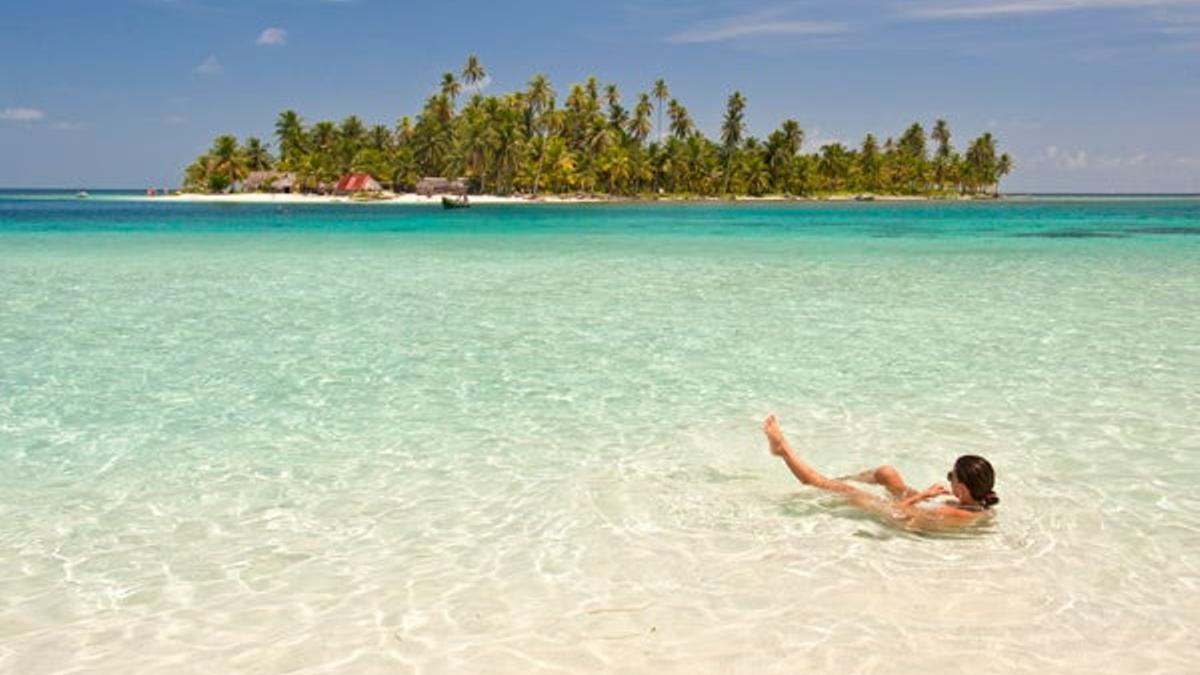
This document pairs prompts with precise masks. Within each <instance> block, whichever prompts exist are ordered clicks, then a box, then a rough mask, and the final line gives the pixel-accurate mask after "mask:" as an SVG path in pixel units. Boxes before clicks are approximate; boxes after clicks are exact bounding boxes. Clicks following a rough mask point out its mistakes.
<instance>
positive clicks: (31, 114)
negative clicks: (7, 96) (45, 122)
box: [0, 108, 46, 122]
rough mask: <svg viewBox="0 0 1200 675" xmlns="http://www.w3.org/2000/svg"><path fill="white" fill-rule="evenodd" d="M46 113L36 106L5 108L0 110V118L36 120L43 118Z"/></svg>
mask: <svg viewBox="0 0 1200 675" xmlns="http://www.w3.org/2000/svg"><path fill="white" fill-rule="evenodd" d="M45 117H46V113H45V112H43V111H41V110H38V109H37V108H5V109H4V110H0V120H4V121H7V122H36V121H38V120H40V119H44V118H45Z"/></svg>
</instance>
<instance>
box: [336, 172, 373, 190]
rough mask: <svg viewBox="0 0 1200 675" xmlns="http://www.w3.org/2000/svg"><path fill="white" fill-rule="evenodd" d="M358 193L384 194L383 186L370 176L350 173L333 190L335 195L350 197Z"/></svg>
mask: <svg viewBox="0 0 1200 675" xmlns="http://www.w3.org/2000/svg"><path fill="white" fill-rule="evenodd" d="M356 192H383V186H382V185H380V184H379V181H377V180H375V179H374V178H372V177H371V175H370V174H366V173H348V174H346V175H345V176H342V178H341V179H340V180H339V181H338V182H337V185H336V186H335V187H334V188H333V193H334V194H335V195H349V194H354V193H356Z"/></svg>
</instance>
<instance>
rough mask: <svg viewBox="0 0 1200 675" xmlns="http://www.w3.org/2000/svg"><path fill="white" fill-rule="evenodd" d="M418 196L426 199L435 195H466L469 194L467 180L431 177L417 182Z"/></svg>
mask: <svg viewBox="0 0 1200 675" xmlns="http://www.w3.org/2000/svg"><path fill="white" fill-rule="evenodd" d="M417 194H419V195H423V196H425V197H432V196H434V195H465V194H467V179H466V178H441V177H439V176H430V177H426V178H422V179H421V180H419V181H417Z"/></svg>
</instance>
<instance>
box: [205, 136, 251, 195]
mask: <svg viewBox="0 0 1200 675" xmlns="http://www.w3.org/2000/svg"><path fill="white" fill-rule="evenodd" d="M208 154H209V156H210V157H211V158H212V161H211V163H210V164H209V175H210V176H211V175H213V174H218V175H221V176H224V177H225V178H227V179H228V181H229V182H230V183H237V182H238V181H240V180H242V179H243V178H245V177H246V158H245V156H244V155H243V154H242V150H241V148H239V147H238V142H237V138H236V137H234V136H231V135H229V134H225V135H222V136H217V138H216V140H214V141H213V146H212V149H211V150H209V152H208Z"/></svg>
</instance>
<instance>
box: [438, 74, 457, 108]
mask: <svg viewBox="0 0 1200 675" xmlns="http://www.w3.org/2000/svg"><path fill="white" fill-rule="evenodd" d="M440 91H441V93H442V96H445V97H446V100H448V101H450V109H451V110H453V109H454V101H455V100H456V99H457V98H458V95H459V93H460V92H462V84H460V83H459V81H458V80H457V79H455V77H454V73H442V87H441V90H440Z"/></svg>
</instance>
